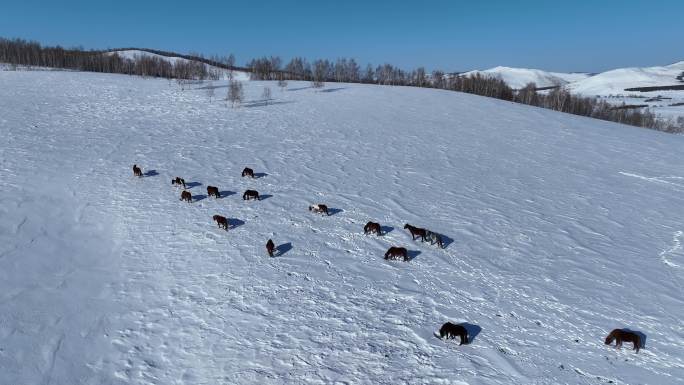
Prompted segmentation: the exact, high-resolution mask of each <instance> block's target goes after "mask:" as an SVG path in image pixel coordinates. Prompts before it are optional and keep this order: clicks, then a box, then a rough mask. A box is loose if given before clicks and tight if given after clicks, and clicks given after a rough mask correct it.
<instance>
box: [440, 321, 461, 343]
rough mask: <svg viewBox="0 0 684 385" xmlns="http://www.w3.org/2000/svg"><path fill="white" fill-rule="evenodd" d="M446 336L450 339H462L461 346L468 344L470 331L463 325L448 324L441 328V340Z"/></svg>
mask: <svg viewBox="0 0 684 385" xmlns="http://www.w3.org/2000/svg"><path fill="white" fill-rule="evenodd" d="M444 336H446V338H447V339H449V338H456V336H459V337H461V343H459V346H460V345H463V344H467V343H468V331H467V330H466V328H464V327H463V326H462V325H454V324H452V323H451V322H447V323H445V324H444V325H442V327H441V328H439V338H444Z"/></svg>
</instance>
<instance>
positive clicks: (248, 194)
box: [242, 190, 260, 200]
mask: <svg viewBox="0 0 684 385" xmlns="http://www.w3.org/2000/svg"><path fill="white" fill-rule="evenodd" d="M242 199H243V200H250V199H256V200H260V199H259V192H257V191H256V190H247V191H245V193H244V194H242Z"/></svg>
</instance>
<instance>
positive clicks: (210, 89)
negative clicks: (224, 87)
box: [207, 82, 215, 103]
mask: <svg viewBox="0 0 684 385" xmlns="http://www.w3.org/2000/svg"><path fill="white" fill-rule="evenodd" d="M214 94H215V92H214V82H209V85H208V86H207V96H208V97H209V103H211V99H213V98H214Z"/></svg>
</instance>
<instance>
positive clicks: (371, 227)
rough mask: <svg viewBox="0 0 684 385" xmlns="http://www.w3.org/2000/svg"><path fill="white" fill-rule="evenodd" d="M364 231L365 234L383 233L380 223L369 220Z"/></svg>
mask: <svg viewBox="0 0 684 385" xmlns="http://www.w3.org/2000/svg"><path fill="white" fill-rule="evenodd" d="M363 233H364V234H368V233H370V234H373V233H375V234H378V235H382V229H381V227H380V224H379V223H375V222H368V223H366V225H365V226H363Z"/></svg>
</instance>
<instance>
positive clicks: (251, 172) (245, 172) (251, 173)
mask: <svg viewBox="0 0 684 385" xmlns="http://www.w3.org/2000/svg"><path fill="white" fill-rule="evenodd" d="M242 176H243V177H244V176H250V177H252V178H254V170H252V169H251V168H249V167H245V169H244V170H242Z"/></svg>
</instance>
